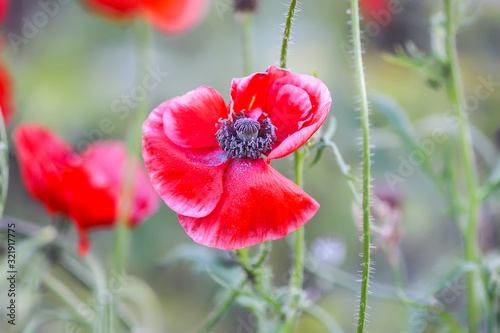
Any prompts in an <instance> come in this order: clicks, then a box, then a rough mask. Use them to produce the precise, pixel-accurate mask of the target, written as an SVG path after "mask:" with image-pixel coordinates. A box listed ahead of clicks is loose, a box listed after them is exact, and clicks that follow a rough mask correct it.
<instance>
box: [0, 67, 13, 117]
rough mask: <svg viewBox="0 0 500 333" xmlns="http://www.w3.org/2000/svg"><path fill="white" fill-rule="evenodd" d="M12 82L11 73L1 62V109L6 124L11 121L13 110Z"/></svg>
mask: <svg viewBox="0 0 500 333" xmlns="http://www.w3.org/2000/svg"><path fill="white" fill-rule="evenodd" d="M11 84H12V83H11V78H10V74H9V73H8V71H7V69H6V68H5V66H4V65H3V64H2V63H0V109H1V112H2V116H3V120H4V122H5V123H6V124H7V123H8V122H9V120H10V118H11V116H12V110H13V101H12V88H11Z"/></svg>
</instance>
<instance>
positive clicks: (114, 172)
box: [82, 141, 158, 225]
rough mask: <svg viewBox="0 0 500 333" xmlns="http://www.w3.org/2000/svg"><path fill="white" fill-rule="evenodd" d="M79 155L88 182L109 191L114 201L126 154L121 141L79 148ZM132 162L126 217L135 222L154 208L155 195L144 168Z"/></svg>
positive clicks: (116, 197)
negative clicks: (132, 184)
mask: <svg viewBox="0 0 500 333" xmlns="http://www.w3.org/2000/svg"><path fill="white" fill-rule="evenodd" d="M82 158H83V164H84V166H85V170H86V173H87V175H88V177H89V183H90V184H92V185H93V186H94V188H95V189H97V190H101V189H105V190H107V191H109V192H110V193H111V195H112V197H113V199H114V201H115V203H117V204H118V203H119V201H120V198H121V195H122V183H123V176H124V174H123V171H124V167H125V163H126V158H127V156H126V148H125V145H124V144H123V143H121V142H118V141H104V142H100V143H97V144H93V145H91V146H89V147H88V148H87V149H86V150H85V151H84V152H83V154H82ZM134 165H135V168H136V171H135V176H134V177H135V179H134V189H133V191H134V197H133V201H132V212H130V220H131V221H132V223H133V225H136V224H137V223H138V222H141V221H142V220H144V219H146V218H147V217H149V216H150V215H152V214H153V213H154V212H155V211H156V210H157V208H158V197H157V195H156V193H155V191H154V189H153V187H152V186H151V184H150V183H149V179H148V178H147V175H146V171H145V170H144V169H143V168H142V167H141V166H140V165H139V163H138V162H137V161H136V162H134ZM116 213H117V212H116Z"/></svg>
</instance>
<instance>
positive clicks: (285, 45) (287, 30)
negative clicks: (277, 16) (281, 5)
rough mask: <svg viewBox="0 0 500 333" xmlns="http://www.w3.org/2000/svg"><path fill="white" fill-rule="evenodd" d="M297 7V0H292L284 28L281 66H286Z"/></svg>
mask: <svg viewBox="0 0 500 333" xmlns="http://www.w3.org/2000/svg"><path fill="white" fill-rule="evenodd" d="M296 8H297V0H291V1H290V6H289V8H288V15H287V17H286V22H285V29H284V30H283V42H282V44H281V60H280V67H281V68H286V61H287V57H288V45H289V43H290V33H291V31H292V24H293V17H294V15H295V9H296Z"/></svg>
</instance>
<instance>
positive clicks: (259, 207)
mask: <svg viewBox="0 0 500 333" xmlns="http://www.w3.org/2000/svg"><path fill="white" fill-rule="evenodd" d="M330 105H331V96H330V93H329V91H328V89H327V87H326V86H325V85H324V84H323V83H322V82H321V81H320V80H318V79H316V78H314V77H312V76H307V75H297V74H294V73H292V72H290V71H288V70H283V69H277V68H276V67H274V66H271V67H270V68H269V69H268V71H267V72H266V73H256V74H253V75H251V76H248V77H245V78H241V79H234V80H233V83H232V87H231V102H230V103H229V106H228V107H226V104H225V103H224V100H223V98H222V97H221V96H220V94H219V93H218V92H217V91H215V90H214V89H212V88H210V87H200V88H198V89H196V90H194V91H191V92H189V93H187V94H185V95H183V96H181V97H176V98H173V99H171V100H169V101H167V102H165V103H163V104H161V105H160V106H159V107H158V108H156V109H155V110H153V112H152V113H151V114H150V116H149V118H148V119H147V120H146V122H145V123H144V125H143V157H144V162H145V164H146V167H147V169H148V172H149V176H150V179H151V182H152V184H153V186H154V188H155V189H156V191H157V192H158V194H159V195H160V196H161V197H162V199H163V200H164V201H165V203H166V204H167V205H168V206H169V207H170V208H172V209H173V210H174V211H175V212H177V213H178V218H179V221H180V223H181V225H182V226H183V227H184V229H185V230H186V232H187V234H188V235H189V236H191V237H192V238H193V239H194V240H195V241H196V242H198V243H200V244H203V245H207V246H210V247H216V248H220V249H225V250H230V249H239V248H243V247H248V246H252V245H255V244H257V243H260V242H263V241H265V240H268V239H278V238H282V237H284V236H286V235H287V234H288V233H290V232H291V231H294V230H296V229H298V228H300V227H301V226H302V225H303V224H304V223H305V222H307V221H308V220H309V219H311V218H312V216H313V215H314V214H315V213H316V211H317V210H318V208H319V205H318V203H317V202H316V201H315V200H314V199H313V198H311V197H310V196H309V195H307V194H306V193H305V192H304V191H303V190H302V189H301V188H299V187H298V186H297V185H295V184H294V183H293V182H292V181H290V180H288V179H287V178H285V177H283V176H282V175H281V174H280V173H279V172H277V171H276V170H274V169H273V168H272V167H271V166H270V165H269V161H270V160H272V159H275V158H280V157H283V156H286V155H288V154H290V153H292V152H293V151H295V150H296V149H297V148H299V147H300V146H302V145H303V144H304V143H305V142H306V141H307V140H308V139H309V138H310V137H311V136H312V135H313V133H314V132H315V131H316V130H317V129H318V128H319V127H320V126H321V124H322V123H323V121H324V120H325V119H326V117H327V115H328V110H329V108H330ZM216 125H217V127H216Z"/></svg>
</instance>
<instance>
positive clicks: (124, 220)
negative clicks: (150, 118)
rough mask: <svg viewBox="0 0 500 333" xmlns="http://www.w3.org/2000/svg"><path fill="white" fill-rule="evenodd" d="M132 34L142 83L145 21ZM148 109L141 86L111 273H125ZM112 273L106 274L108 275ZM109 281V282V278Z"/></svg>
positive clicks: (147, 43) (148, 39)
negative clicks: (139, 158) (138, 165)
mask: <svg viewBox="0 0 500 333" xmlns="http://www.w3.org/2000/svg"><path fill="white" fill-rule="evenodd" d="M134 34H135V41H136V50H137V72H136V80H137V85H138V86H139V87H140V86H142V81H143V79H144V77H146V75H147V74H148V73H147V66H148V64H149V62H150V61H149V59H150V50H151V44H152V35H151V28H150V26H149V24H147V22H143V21H137V22H135V25H134ZM148 111H149V92H148V91H147V89H145V96H144V97H143V98H141V99H140V100H139V101H138V105H137V109H136V111H135V113H133V114H131V115H130V118H129V120H128V121H129V123H128V131H127V137H126V146H127V159H126V161H125V165H124V170H123V175H122V177H123V182H122V184H123V186H122V193H121V200H120V205H119V209H118V218H117V223H116V230H115V238H114V244H113V254H112V263H113V264H112V273H113V274H118V275H119V276H123V275H125V274H126V267H127V261H128V256H129V247H130V223H131V215H132V203H133V195H134V193H133V189H134V180H135V172H136V168H135V166H136V162H137V161H136V158H137V157H136V155H137V154H139V152H140V148H141V135H142V134H141V124H142V122H143V121H144V119H145V118H146V117H147V112H148ZM113 274H109V277H110V278H111V277H112V276H113ZM109 283H111V282H109ZM108 306H109V307H110V309H109V310H110V311H113V308H112V305H108ZM115 317H116V316H115V315H114V313H113V315H112V316H111V321H112V322H111V325H112V330H111V332H114V331H115V330H113V329H114V326H115Z"/></svg>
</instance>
